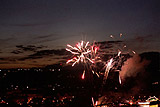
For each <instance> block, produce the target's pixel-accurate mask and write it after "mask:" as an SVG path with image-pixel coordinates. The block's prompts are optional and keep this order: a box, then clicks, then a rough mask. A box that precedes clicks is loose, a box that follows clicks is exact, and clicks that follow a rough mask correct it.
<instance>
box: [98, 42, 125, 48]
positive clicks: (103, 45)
mask: <svg viewBox="0 0 160 107" xmlns="http://www.w3.org/2000/svg"><path fill="white" fill-rule="evenodd" d="M122 43H123V41H102V42H96V43H95V44H97V45H99V47H100V49H109V48H113V47H114V45H119V44H122Z"/></svg>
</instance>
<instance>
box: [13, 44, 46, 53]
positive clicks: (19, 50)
mask: <svg viewBox="0 0 160 107" xmlns="http://www.w3.org/2000/svg"><path fill="white" fill-rule="evenodd" d="M16 47H17V50H13V51H12V52H11V53H13V54H20V53H24V52H26V51H31V52H36V51H37V50H38V49H42V48H44V47H45V46H34V45H27V46H23V45H17V46H16Z"/></svg>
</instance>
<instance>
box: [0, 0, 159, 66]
mask: <svg viewBox="0 0 160 107" xmlns="http://www.w3.org/2000/svg"><path fill="white" fill-rule="evenodd" d="M159 4H160V1H159V0H0V68H17V67H26V68H27V67H41V66H46V65H51V64H55V63H59V62H61V60H64V55H65V47H66V45H67V44H68V43H69V44H71V45H74V44H76V43H77V42H79V41H81V40H85V41H90V42H91V43H92V42H93V41H97V42H105V41H113V40H115V41H117V40H121V41H123V42H124V43H125V44H126V45H127V48H128V49H131V50H134V51H136V52H137V53H142V52H150V51H154V52H160V5H159ZM120 33H122V34H123V35H122V37H121V38H120V37H119V35H120ZM110 35H113V36H114V37H115V38H114V39H113V38H110ZM66 60H67V59H66Z"/></svg>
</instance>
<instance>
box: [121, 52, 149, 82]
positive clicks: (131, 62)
mask: <svg viewBox="0 0 160 107" xmlns="http://www.w3.org/2000/svg"><path fill="white" fill-rule="evenodd" d="M149 63H150V61H148V60H145V59H143V60H142V59H141V57H140V56H139V55H137V54H136V55H134V56H133V57H132V58H129V59H128V60H127V61H126V62H124V65H123V66H122V70H121V71H120V78H121V79H122V81H124V80H125V78H127V77H135V76H136V75H137V74H138V73H139V72H143V71H145V67H146V66H147V65H148V64H149Z"/></svg>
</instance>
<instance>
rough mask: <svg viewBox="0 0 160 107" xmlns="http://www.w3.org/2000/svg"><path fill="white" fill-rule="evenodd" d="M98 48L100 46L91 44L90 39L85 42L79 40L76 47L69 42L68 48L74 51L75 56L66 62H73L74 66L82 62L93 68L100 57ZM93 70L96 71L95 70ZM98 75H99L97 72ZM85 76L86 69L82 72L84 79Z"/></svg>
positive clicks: (71, 51)
mask: <svg viewBox="0 0 160 107" xmlns="http://www.w3.org/2000/svg"><path fill="white" fill-rule="evenodd" d="M98 49H99V48H98V47H97V46H95V45H92V46H91V45H90V44H89V41H88V42H84V41H81V42H78V43H77V44H76V46H75V47H73V46H71V45H69V44H68V45H67V48H66V50H67V51H69V52H70V53H72V54H73V57H72V58H71V59H69V60H68V61H67V62H66V63H67V64H68V63H72V66H74V65H75V64H78V63H82V64H84V65H85V66H86V67H87V68H88V66H89V68H90V69H92V67H91V65H93V64H95V62H96V61H97V59H98V58H99V57H98V54H97V51H98ZM91 71H92V72H94V71H93V70H91ZM96 75H97V76H98V74H97V73H96ZM84 76H85V70H84V72H83V74H82V79H84Z"/></svg>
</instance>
